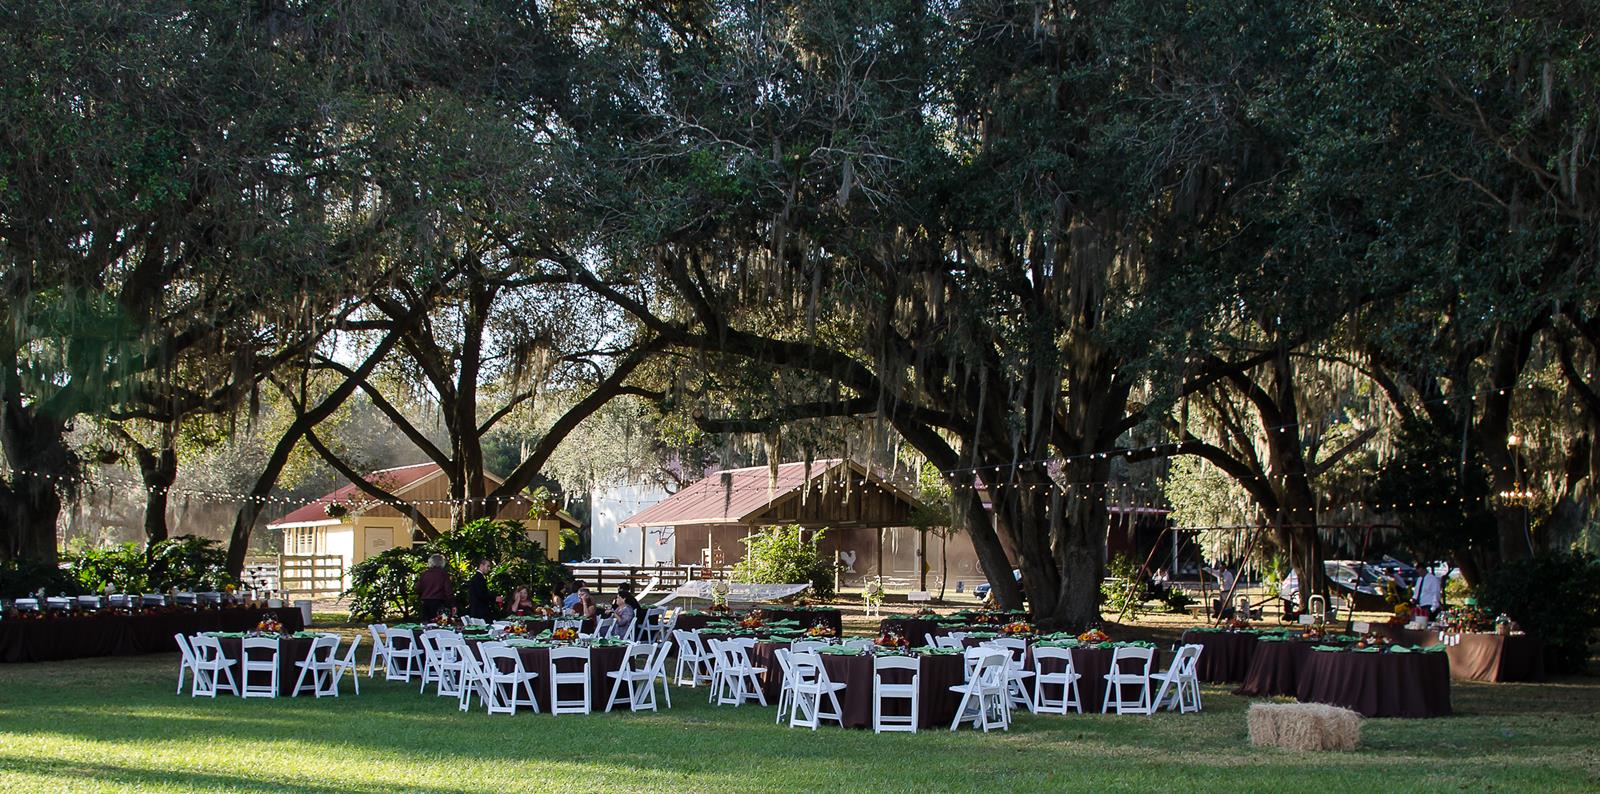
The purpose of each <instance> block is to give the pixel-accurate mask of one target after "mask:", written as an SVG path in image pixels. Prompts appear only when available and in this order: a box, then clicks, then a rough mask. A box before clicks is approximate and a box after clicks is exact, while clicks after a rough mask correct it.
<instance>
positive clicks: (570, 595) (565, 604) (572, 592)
mask: <svg viewBox="0 0 1600 794" xmlns="http://www.w3.org/2000/svg"><path fill="white" fill-rule="evenodd" d="M587 591H588V585H586V584H584V583H583V580H582V579H576V580H573V581H572V582H571V583H570V584H567V585H563V591H562V592H564V593H565V594H566V595H565V597H563V598H562V599H561V608H562V609H565V610H566V611H568V612H574V611H576V610H575V609H574V607H576V606H577V605H578V601H579V600H580V597H579V595H578V594H579V593H582V592H587Z"/></svg>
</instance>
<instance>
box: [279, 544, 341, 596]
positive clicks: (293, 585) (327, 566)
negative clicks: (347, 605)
mask: <svg viewBox="0 0 1600 794" xmlns="http://www.w3.org/2000/svg"><path fill="white" fill-rule="evenodd" d="M278 583H279V587H278V589H279V590H281V591H282V592H283V593H284V594H285V595H302V596H310V597H312V598H316V597H317V596H323V595H335V596H336V595H338V594H340V593H343V592H344V558H343V557H341V556H339V555H337V554H280V555H278Z"/></svg>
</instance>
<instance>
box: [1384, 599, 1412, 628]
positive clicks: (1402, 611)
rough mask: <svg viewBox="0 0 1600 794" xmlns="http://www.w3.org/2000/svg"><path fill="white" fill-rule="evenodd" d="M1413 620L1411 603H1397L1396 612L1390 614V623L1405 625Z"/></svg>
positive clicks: (1392, 624)
mask: <svg viewBox="0 0 1600 794" xmlns="http://www.w3.org/2000/svg"><path fill="white" fill-rule="evenodd" d="M1410 622H1411V605H1410V604H1395V605H1394V614H1393V615H1390V616H1389V625H1391V626H1404V625H1405V624H1407V623H1410Z"/></svg>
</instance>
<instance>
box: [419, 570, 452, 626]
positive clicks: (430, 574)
mask: <svg viewBox="0 0 1600 794" xmlns="http://www.w3.org/2000/svg"><path fill="white" fill-rule="evenodd" d="M453 591H454V588H452V587H451V586H450V574H449V573H448V572H446V571H445V569H444V555H442V554H435V555H433V556H432V557H429V558H428V568H427V570H425V571H423V572H422V574H421V575H420V576H418V577H417V600H419V601H421V602H422V619H423V620H432V619H433V618H434V617H436V616H437V615H438V614H439V613H440V612H443V611H445V610H446V609H448V608H449V607H450V602H452V601H454V600H455V593H454V592H453Z"/></svg>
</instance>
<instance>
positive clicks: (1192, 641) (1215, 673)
mask: <svg viewBox="0 0 1600 794" xmlns="http://www.w3.org/2000/svg"><path fill="white" fill-rule="evenodd" d="M1260 636H1261V635H1260V634H1259V633H1258V632H1251V631H1186V632H1184V633H1183V642H1184V644H1186V645H1199V646H1200V647H1201V648H1203V649H1204V650H1202V651H1201V652H1200V659H1199V660H1198V661H1197V662H1195V674H1196V675H1198V676H1199V677H1200V680H1201V681H1204V682H1206V683H1208V684H1224V683H1231V682H1234V681H1243V680H1244V678H1245V675H1246V674H1248V673H1249V672H1250V658H1251V657H1252V656H1253V655H1255V652H1256V645H1257V644H1258V643H1257V642H1256V640H1257V638H1259V637H1260Z"/></svg>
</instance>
